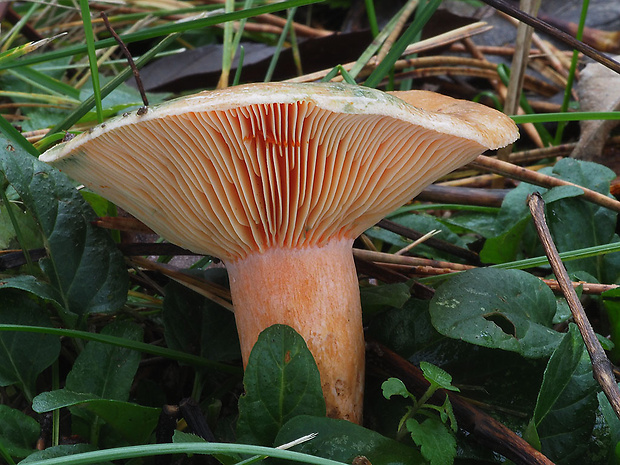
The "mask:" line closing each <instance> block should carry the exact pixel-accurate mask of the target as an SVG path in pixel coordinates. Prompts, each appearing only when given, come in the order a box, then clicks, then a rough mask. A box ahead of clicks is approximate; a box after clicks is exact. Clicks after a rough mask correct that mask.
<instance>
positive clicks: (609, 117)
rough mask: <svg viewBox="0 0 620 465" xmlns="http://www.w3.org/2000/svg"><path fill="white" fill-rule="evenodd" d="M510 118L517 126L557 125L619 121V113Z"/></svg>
mask: <svg viewBox="0 0 620 465" xmlns="http://www.w3.org/2000/svg"><path fill="white" fill-rule="evenodd" d="M510 118H511V119H512V120H513V121H514V122H515V123H517V124H523V123H554V122H555V123H557V122H561V121H590V120H620V111H575V112H567V113H545V114H530V115H512V116H510Z"/></svg>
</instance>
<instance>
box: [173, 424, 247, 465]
mask: <svg viewBox="0 0 620 465" xmlns="http://www.w3.org/2000/svg"><path fill="white" fill-rule="evenodd" d="M172 442H173V443H175V444H187V443H194V442H204V443H206V442H207V441H205V440H204V439H203V438H201V437H200V436H197V435H195V434H191V433H184V432H183V431H179V430H178V429H177V430H175V431H174V434H173V435H172ZM213 456H214V457H215V458H216V459H217V460H218V461H219V462H220V463H221V464H222V465H234V464H236V463H238V462H241V460H242V459H243V457H242V456H241V454H230V455H224V454H213Z"/></svg>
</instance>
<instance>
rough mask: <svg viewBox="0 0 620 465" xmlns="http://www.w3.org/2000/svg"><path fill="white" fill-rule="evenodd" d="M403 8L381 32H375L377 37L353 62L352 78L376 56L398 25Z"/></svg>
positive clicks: (370, 0) (350, 72)
mask: <svg viewBox="0 0 620 465" xmlns="http://www.w3.org/2000/svg"><path fill="white" fill-rule="evenodd" d="M368 1H369V2H371V3H372V0H367V2H368ZM373 8H374V6H373ZM403 10H404V7H403V8H401V9H400V10H399V11H398V12H397V13H396V14H395V15H394V17H393V18H392V19H390V21H389V22H388V23H387V24H386V25H385V27H384V28H383V30H382V31H381V32H378V33H377V34H375V36H374V37H375V38H374V39H373V41H372V42H371V44H370V45H369V46H368V47H366V50H364V52H363V53H362V54H361V55H360V57H359V58H358V59H357V61H356V62H355V63H354V64H353V67H352V68H351V70H350V71H349V74H350V75H351V77H352V78H356V77H357V75H358V74H359V73H360V72H361V71H362V70H363V69H364V67H365V66H366V65H367V64H368V62H369V61H370V60H371V59H372V57H373V56H375V53H377V50H379V48H380V47H381V44H383V43H384V42H385V40H386V39H387V38H388V37H389V36H390V34H391V32H392V31H393V30H394V28H395V27H396V24H397V23H398V18H399V17H400V15H401V14H402V12H403ZM373 13H374V10H373ZM375 20H376V19H375Z"/></svg>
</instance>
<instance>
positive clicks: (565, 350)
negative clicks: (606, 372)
mask: <svg viewBox="0 0 620 465" xmlns="http://www.w3.org/2000/svg"><path fill="white" fill-rule="evenodd" d="M598 391H599V386H598V383H597V382H596V380H595V379H594V378H593V376H592V365H591V362H590V358H589V356H588V353H587V351H586V350H585V345H584V343H583V339H582V337H581V334H580V333H579V330H578V329H577V326H576V325H574V324H571V325H570V327H569V332H568V333H567V334H566V335H565V336H564V338H563V339H562V342H561V343H560V345H559V346H558V348H557V349H556V350H555V352H554V353H553V355H552V356H551V358H550V359H549V363H548V364H547V369H546V370H545V375H544V378H543V383H542V386H541V388H540V393H539V394H538V400H537V402H536V408H535V410H534V423H535V425H536V429H537V432H538V436H539V438H540V442H541V444H542V451H543V453H544V454H545V455H547V456H548V457H549V458H550V459H551V460H553V461H554V462H555V463H558V464H572V463H584V457H585V455H586V454H587V452H588V441H589V439H590V436H591V434H592V430H593V428H594V425H595V421H596V407H597V405H598V399H597V392H598Z"/></svg>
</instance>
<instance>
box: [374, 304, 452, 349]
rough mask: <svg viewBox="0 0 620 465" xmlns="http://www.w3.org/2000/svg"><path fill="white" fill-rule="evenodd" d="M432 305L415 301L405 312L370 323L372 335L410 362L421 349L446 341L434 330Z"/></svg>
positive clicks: (393, 310) (386, 314)
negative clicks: (431, 312) (409, 359)
mask: <svg viewBox="0 0 620 465" xmlns="http://www.w3.org/2000/svg"><path fill="white" fill-rule="evenodd" d="M428 305H429V301H427V300H419V299H415V298H411V299H409V300H408V301H407V302H406V303H405V305H403V308H390V309H388V310H387V311H385V312H382V313H381V315H379V316H378V317H376V318H373V320H372V321H371V322H369V326H368V334H369V335H370V336H371V337H372V338H373V339H376V340H378V341H380V342H382V343H383V344H385V345H387V346H388V347H390V348H391V349H392V350H394V351H395V352H397V353H398V354H399V355H401V356H402V357H405V358H407V359H408V358H410V357H411V356H412V355H413V354H414V353H415V352H416V351H418V350H420V348H422V347H425V346H428V345H429V344H432V343H434V342H437V341H438V340H441V339H445V338H444V336H442V335H440V334H439V333H437V331H436V330H435V328H433V325H432V324H431V319H430V315H429V313H428Z"/></svg>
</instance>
